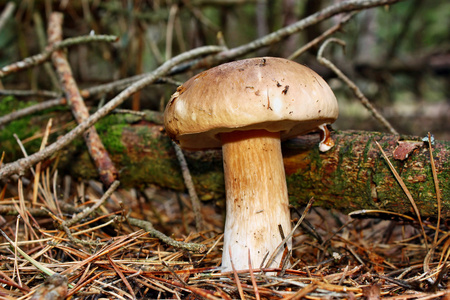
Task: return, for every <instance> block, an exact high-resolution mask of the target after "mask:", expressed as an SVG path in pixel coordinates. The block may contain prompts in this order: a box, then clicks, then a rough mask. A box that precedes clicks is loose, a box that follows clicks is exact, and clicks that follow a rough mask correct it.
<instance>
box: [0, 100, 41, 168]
mask: <svg viewBox="0 0 450 300" xmlns="http://www.w3.org/2000/svg"><path fill="white" fill-rule="evenodd" d="M36 103H37V102H34V101H33V102H22V101H19V100H17V99H16V98H14V97H12V96H7V97H3V98H1V100H0V114H1V115H6V114H9V113H11V112H13V111H16V110H19V109H22V108H25V107H28V106H31V105H34V104H36ZM39 130H40V127H39V126H37V125H35V124H34V123H33V122H32V121H31V116H26V117H23V118H21V119H18V120H15V121H12V122H9V123H8V124H6V125H4V127H3V128H1V130H0V151H5V152H6V157H5V160H6V162H10V161H14V160H16V159H19V158H22V157H23V154H22V151H21V150H20V147H19V145H18V144H17V142H16V140H15V139H14V136H13V134H16V135H17V136H18V137H19V139H20V140H22V141H23V140H25V139H27V138H29V137H31V136H33V134H35V133H36V132H37V131H39ZM40 144H41V138H37V139H33V140H32V141H30V142H26V143H25V144H24V146H25V148H26V149H27V152H28V153H33V152H35V151H37V150H39V147H40Z"/></svg>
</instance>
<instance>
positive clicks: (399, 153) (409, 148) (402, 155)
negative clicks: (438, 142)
mask: <svg viewBox="0 0 450 300" xmlns="http://www.w3.org/2000/svg"><path fill="white" fill-rule="evenodd" d="M422 145H423V142H417V141H398V146H397V147H396V148H395V150H394V153H393V154H394V159H397V160H405V159H407V158H408V156H409V154H411V152H413V151H414V150H415V149H417V148H419V147H420V146H422Z"/></svg>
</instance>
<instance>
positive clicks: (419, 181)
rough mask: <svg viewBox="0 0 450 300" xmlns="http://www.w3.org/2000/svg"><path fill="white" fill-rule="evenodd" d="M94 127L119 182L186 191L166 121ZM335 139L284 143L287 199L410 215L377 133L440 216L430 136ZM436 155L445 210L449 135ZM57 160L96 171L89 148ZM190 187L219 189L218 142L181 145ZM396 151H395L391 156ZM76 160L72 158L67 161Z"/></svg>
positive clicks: (206, 192) (418, 197)
mask: <svg viewBox="0 0 450 300" xmlns="http://www.w3.org/2000/svg"><path fill="white" fill-rule="evenodd" d="M97 129H98V130H99V134H100V135H101V136H102V139H103V141H104V143H105V146H106V148H107V149H108V151H109V153H110V154H111V156H112V159H113V161H114V163H115V164H116V166H117V168H118V169H120V175H119V178H120V180H121V182H122V186H125V187H126V186H128V187H138V186H146V185H149V184H154V185H158V186H160V187H164V188H169V189H174V190H179V191H183V190H184V189H185V186H184V182H183V179H182V175H181V171H180V167H179V165H178V161H177V158H176V156H175V153H174V150H173V148H172V145H171V143H170V140H169V138H168V137H167V136H166V135H165V133H164V128H163V127H162V126H160V125H155V124H154V123H150V122H147V121H140V122H138V123H135V124H128V125H124V124H108V125H107V126H104V125H99V126H98V128H97ZM332 137H333V139H334V140H335V144H336V146H335V147H334V148H333V149H332V150H330V151H328V152H326V153H320V152H319V151H318V147H317V145H318V141H319V135H318V134H309V135H307V136H304V137H299V138H295V139H292V140H289V141H285V142H283V144H282V148H283V156H284V164H285V170H286V175H287V181H288V190H289V196H290V202H291V203H292V204H293V205H296V206H301V205H305V204H306V203H307V202H308V200H309V199H310V198H311V197H314V198H315V205H317V206H322V207H325V208H336V209H338V210H341V211H343V212H350V211H354V210H360V209H380V210H387V211H393V212H396V213H401V214H408V215H413V211H412V208H411V203H410V202H409V200H408V198H407V197H406V195H405V193H404V191H403V190H402V189H401V187H400V185H399V183H398V182H397V181H396V179H395V178H394V176H393V174H392V172H391V171H390V169H389V167H388V164H387V163H386V161H385V159H384V158H383V157H382V155H381V153H380V151H379V149H378V148H377V146H376V144H375V141H378V142H379V143H380V145H381V146H382V147H383V149H384V150H385V152H386V154H387V156H388V157H389V159H390V161H391V162H392V163H393V165H394V166H395V168H396V170H397V171H398V173H399V174H400V176H401V177H402V179H403V181H404V182H405V184H406V187H407V188H408V190H409V192H410V193H411V195H412V196H413V198H414V200H415V202H416V204H417V206H418V207H419V209H420V212H421V214H422V216H423V217H433V216H437V199H436V191H435V183H434V181H433V176H432V171H431V164H430V154H429V149H428V143H426V142H423V141H422V139H421V138H419V137H410V136H402V137H398V136H394V135H390V134H385V133H379V132H361V131H338V132H334V133H333V135H332ZM433 149H434V150H433V156H434V159H435V165H436V170H437V175H438V179H439V186H440V190H441V195H442V201H443V207H442V213H443V217H447V216H450V180H449V179H450V178H449V177H450V159H449V158H450V143H449V142H442V141H437V142H436V143H435V145H433ZM71 152H72V153H67V155H64V159H62V161H61V162H60V164H61V166H64V165H65V166H66V168H67V167H69V169H70V172H71V173H72V174H73V175H75V176H77V177H80V178H83V179H89V178H96V176H97V174H96V172H95V168H94V166H93V165H92V163H91V161H90V158H89V156H88V154H87V152H86V151H81V152H80V151H79V149H77V150H76V151H74V150H72V151H71ZM184 154H185V156H186V159H187V162H188V165H189V168H190V171H191V174H192V177H193V180H194V183H195V187H196V189H197V192H198V193H199V196H200V197H201V199H202V200H209V199H220V198H222V197H223V196H224V193H225V191H224V182H223V169H222V156H221V151H220V149H218V150H208V151H194V152H192V151H184ZM394 154H395V158H394V157H393V156H394ZM73 161H76V162H77V163H76V164H73V163H72V162H73Z"/></svg>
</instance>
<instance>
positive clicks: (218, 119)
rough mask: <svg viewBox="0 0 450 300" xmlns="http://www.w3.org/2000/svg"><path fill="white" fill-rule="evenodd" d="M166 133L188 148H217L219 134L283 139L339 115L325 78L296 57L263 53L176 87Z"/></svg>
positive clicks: (219, 143)
mask: <svg viewBox="0 0 450 300" xmlns="http://www.w3.org/2000/svg"><path fill="white" fill-rule="evenodd" d="M164 116H165V117H164V123H165V127H166V132H167V133H168V134H169V136H170V137H171V138H173V139H174V140H176V141H178V142H179V144H180V146H181V147H183V148H187V149H205V148H217V147H220V146H221V145H222V144H221V142H220V138H219V136H218V135H219V134H220V133H223V132H231V131H235V130H252V129H265V130H267V131H271V132H278V131H279V132H281V138H282V139H286V138H289V137H292V136H296V135H300V134H304V133H307V132H309V131H312V130H314V129H316V128H317V127H318V126H319V125H321V124H324V123H332V122H334V121H335V120H336V118H337V116H338V104H337V101H336V98H335V96H334V94H333V92H332V91H331V89H330V87H329V86H328V84H327V83H326V82H325V80H323V79H322V77H320V76H319V75H318V74H317V73H315V72H314V71H312V70H311V69H309V68H308V67H305V66H303V65H300V64H298V63H296V62H293V61H290V60H286V59H283V58H274V57H263V58H252V59H245V60H240V61H235V62H230V63H226V64H222V65H219V66H217V67H215V68H212V69H209V70H207V71H204V72H202V73H200V74H198V75H196V76H194V77H192V78H191V79H189V80H188V81H186V82H185V83H184V84H183V85H182V86H180V87H178V89H177V91H176V92H175V93H174V94H173V95H172V98H171V99H170V101H169V103H168V105H167V107H166V110H165V114H164Z"/></svg>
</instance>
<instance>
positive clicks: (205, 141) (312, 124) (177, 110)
mask: <svg viewBox="0 0 450 300" xmlns="http://www.w3.org/2000/svg"><path fill="white" fill-rule="evenodd" d="M337 116H338V105H337V101H336V98H335V96H334V94H333V92H332V91H331V89H330V87H329V86H328V85H327V83H326V82H325V81H324V80H323V79H322V78H321V77H320V76H319V75H317V74H316V73H315V72H314V71H312V70H311V69H309V68H307V67H305V66H303V65H300V64H298V63H295V62H293V61H289V60H286V59H282V58H274V57H263V58H252V59H245V60H240V61H235V62H230V63H226V64H222V65H219V66H217V67H215V68H212V69H209V70H207V71H204V72H202V73H200V74H198V75H196V76H194V77H192V78H191V79H189V80H188V81H187V82H185V83H184V84H183V85H182V86H180V87H178V89H177V91H176V92H175V93H174V94H173V95H172V97H171V99H170V101H169V103H168V104H167V107H166V110H165V114H164V123H165V128H166V132H167V134H168V135H169V136H170V137H171V138H172V139H173V140H175V141H176V142H177V143H179V145H180V146H181V148H183V149H190V150H200V149H208V148H217V147H222V151H223V166H224V173H225V188H226V221H225V230H224V240H223V255H222V270H223V271H230V270H231V269H232V268H231V261H230V259H231V257H232V258H233V264H234V266H235V268H236V269H237V270H243V269H248V267H249V265H248V250H250V253H251V263H252V266H257V267H259V266H260V265H262V264H263V263H264V262H265V263H266V265H264V266H265V267H278V266H279V265H280V263H282V256H283V251H284V249H283V247H280V248H279V249H281V250H279V251H278V253H273V252H274V251H275V250H276V249H277V247H278V246H279V245H280V243H281V242H282V240H283V238H282V237H283V236H287V235H288V234H289V233H290V231H291V221H290V213H289V199H288V192H287V185H286V177H285V171H284V165H283V157H282V153H281V140H284V139H287V138H289V137H293V136H297V135H301V134H305V133H308V132H311V131H313V130H316V129H320V130H322V132H323V134H322V141H321V145H320V149H321V150H328V149H329V148H331V147H332V146H333V144H332V139H331V138H330V135H329V132H328V131H327V129H326V125H325V124H329V123H332V122H334V121H335V120H336V118H337ZM291 245H292V242H291V241H290V240H289V241H288V242H287V243H286V245H285V246H287V248H288V249H291ZM267 254H269V255H267ZM269 257H273V259H272V260H271V261H272V262H271V264H269V265H267V262H268V261H269V259H268V258H269Z"/></svg>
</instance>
